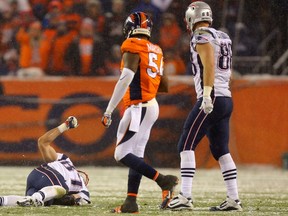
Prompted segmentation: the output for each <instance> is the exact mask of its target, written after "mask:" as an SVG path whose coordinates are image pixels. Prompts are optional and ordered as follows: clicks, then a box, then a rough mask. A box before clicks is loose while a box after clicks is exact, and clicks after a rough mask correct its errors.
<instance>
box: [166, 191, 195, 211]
mask: <svg viewBox="0 0 288 216" xmlns="http://www.w3.org/2000/svg"><path fill="white" fill-rule="evenodd" d="M167 209H170V210H172V211H179V210H192V209H193V202H192V199H191V198H186V197H184V196H183V195H182V193H180V194H178V195H177V196H175V197H174V198H173V199H172V200H171V202H170V203H169V204H168V206H167Z"/></svg>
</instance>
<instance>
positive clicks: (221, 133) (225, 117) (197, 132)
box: [178, 97, 233, 160]
mask: <svg viewBox="0 0 288 216" xmlns="http://www.w3.org/2000/svg"><path fill="white" fill-rule="evenodd" d="M213 101H214V103H213V104H214V109H213V112H212V113H210V114H208V115H207V114H205V113H204V112H203V110H199V107H200V106H201V103H202V98H201V99H200V100H198V101H197V102H196V104H195V105H194V107H193V109H192V110H191V112H190V113H189V115H188V117H187V119H186V121H185V124H184V127H183V132H182V134H181V137H180V139H179V142H178V151H179V152H182V151H185V150H195V149H196V147H197V145H198V144H199V142H200V141H201V140H202V138H203V137H204V136H205V135H207V137H208V139H209V142H210V149H211V152H212V155H213V156H214V158H215V159H216V160H218V158H219V157H221V156H222V155H224V154H227V153H229V148H228V143H229V120H230V116H231V113H232V110H233V103H232V99H231V98H230V97H215V98H214V99H213Z"/></svg>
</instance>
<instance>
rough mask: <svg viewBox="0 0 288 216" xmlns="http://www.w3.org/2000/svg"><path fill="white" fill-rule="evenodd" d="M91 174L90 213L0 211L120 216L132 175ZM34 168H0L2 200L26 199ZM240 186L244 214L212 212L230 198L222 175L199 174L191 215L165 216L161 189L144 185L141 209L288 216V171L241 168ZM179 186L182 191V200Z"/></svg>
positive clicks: (3, 210) (3, 211)
mask: <svg viewBox="0 0 288 216" xmlns="http://www.w3.org/2000/svg"><path fill="white" fill-rule="evenodd" d="M80 169H81V170H85V171H87V172H88V173H89V177H90V183H89V189H90V192H91V198H92V204H91V205H90V206H86V207H59V206H53V207H39V208H35V207H26V208H24V207H0V215H40V216H44V215H54V216H58V215H59V216H60V215H73V216H78V215H79V216H82V215H83V216H86V215H97V216H98V215H114V214H112V213H110V209H112V208H113V207H115V206H117V205H120V204H121V203H122V202H123V200H124V198H125V194H126V187H127V169H126V168H123V167H107V168H106V167H81V168H80ZM31 170H32V167H0V172H1V177H0V195H12V194H13V195H23V194H24V191H25V184H26V176H27V175H28V174H29V172H30V171H31ZM159 171H161V172H162V173H163V174H168V173H169V174H175V175H177V176H179V170H178V169H161V168H160V169H159ZM238 184H239V192H240V198H241V201H242V203H243V208H244V211H243V212H239V213H236V212H235V213H231V212H230V213H229V212H228V213H224V212H219V213H215V212H209V211H208V209H209V207H210V206H212V205H217V204H219V203H220V202H222V201H223V200H224V198H225V196H226V195H225V188H224V183H223V181H222V176H221V173H220V171H219V169H198V170H197V172H196V176H195V178H194V188H193V200H194V206H195V209H194V210H193V211H192V212H191V211H190V212H189V211H181V212H172V211H161V210H159V209H158V204H159V203H160V200H161V193H160V189H159V187H158V186H157V185H156V183H154V182H153V181H151V180H149V179H146V178H145V177H144V178H143V179H142V184H141V187H140V194H139V198H138V204H139V205H140V215H149V216H152V215H177V216H178V215H252V216H254V215H267V216H271V215H288V170H282V169H279V168H273V167H258V166H250V167H238ZM178 191H179V186H178V187H177V188H176V194H177V193H178Z"/></svg>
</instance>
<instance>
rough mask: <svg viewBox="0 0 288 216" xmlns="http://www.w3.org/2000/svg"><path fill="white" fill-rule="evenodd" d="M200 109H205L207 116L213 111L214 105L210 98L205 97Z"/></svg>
mask: <svg viewBox="0 0 288 216" xmlns="http://www.w3.org/2000/svg"><path fill="white" fill-rule="evenodd" d="M199 109H203V111H204V113H205V114H209V113H211V112H212V111H213V103H212V99H211V97H210V96H204V97H203V100H202V103H201V106H200V108H199Z"/></svg>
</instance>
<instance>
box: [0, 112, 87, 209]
mask: <svg viewBox="0 0 288 216" xmlns="http://www.w3.org/2000/svg"><path fill="white" fill-rule="evenodd" d="M76 127H78V121H77V119H76V118H75V117H74V116H70V117H69V118H67V120H66V121H65V122H64V123H62V124H61V125H59V126H58V127H56V128H53V129H51V130H49V131H48V132H46V133H45V134H44V135H43V136H41V137H40V138H39V139H38V148H39V151H40V152H41V155H42V158H43V160H44V162H45V163H44V164H42V165H41V166H39V167H37V168H35V169H34V170H33V171H32V172H31V173H30V174H29V175H28V177H27V185H26V195H25V196H14V195H11V196H1V197H0V206H16V205H19V206H43V205H45V206H49V205H67V206H72V205H85V204H89V203H90V195H89V192H88V189H87V187H86V186H87V184H88V181H89V178H88V175H87V174H86V173H84V172H82V171H79V170H77V169H76V168H75V167H74V165H73V163H72V161H71V160H70V159H69V158H68V157H67V156H66V155H65V154H63V153H57V152H56V151H55V149H54V148H53V147H52V146H51V145H50V144H51V143H52V142H53V141H54V140H55V139H56V138H57V137H58V136H59V135H61V134H62V133H63V132H65V131H67V130H69V129H71V128H76ZM82 174H84V176H82Z"/></svg>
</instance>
